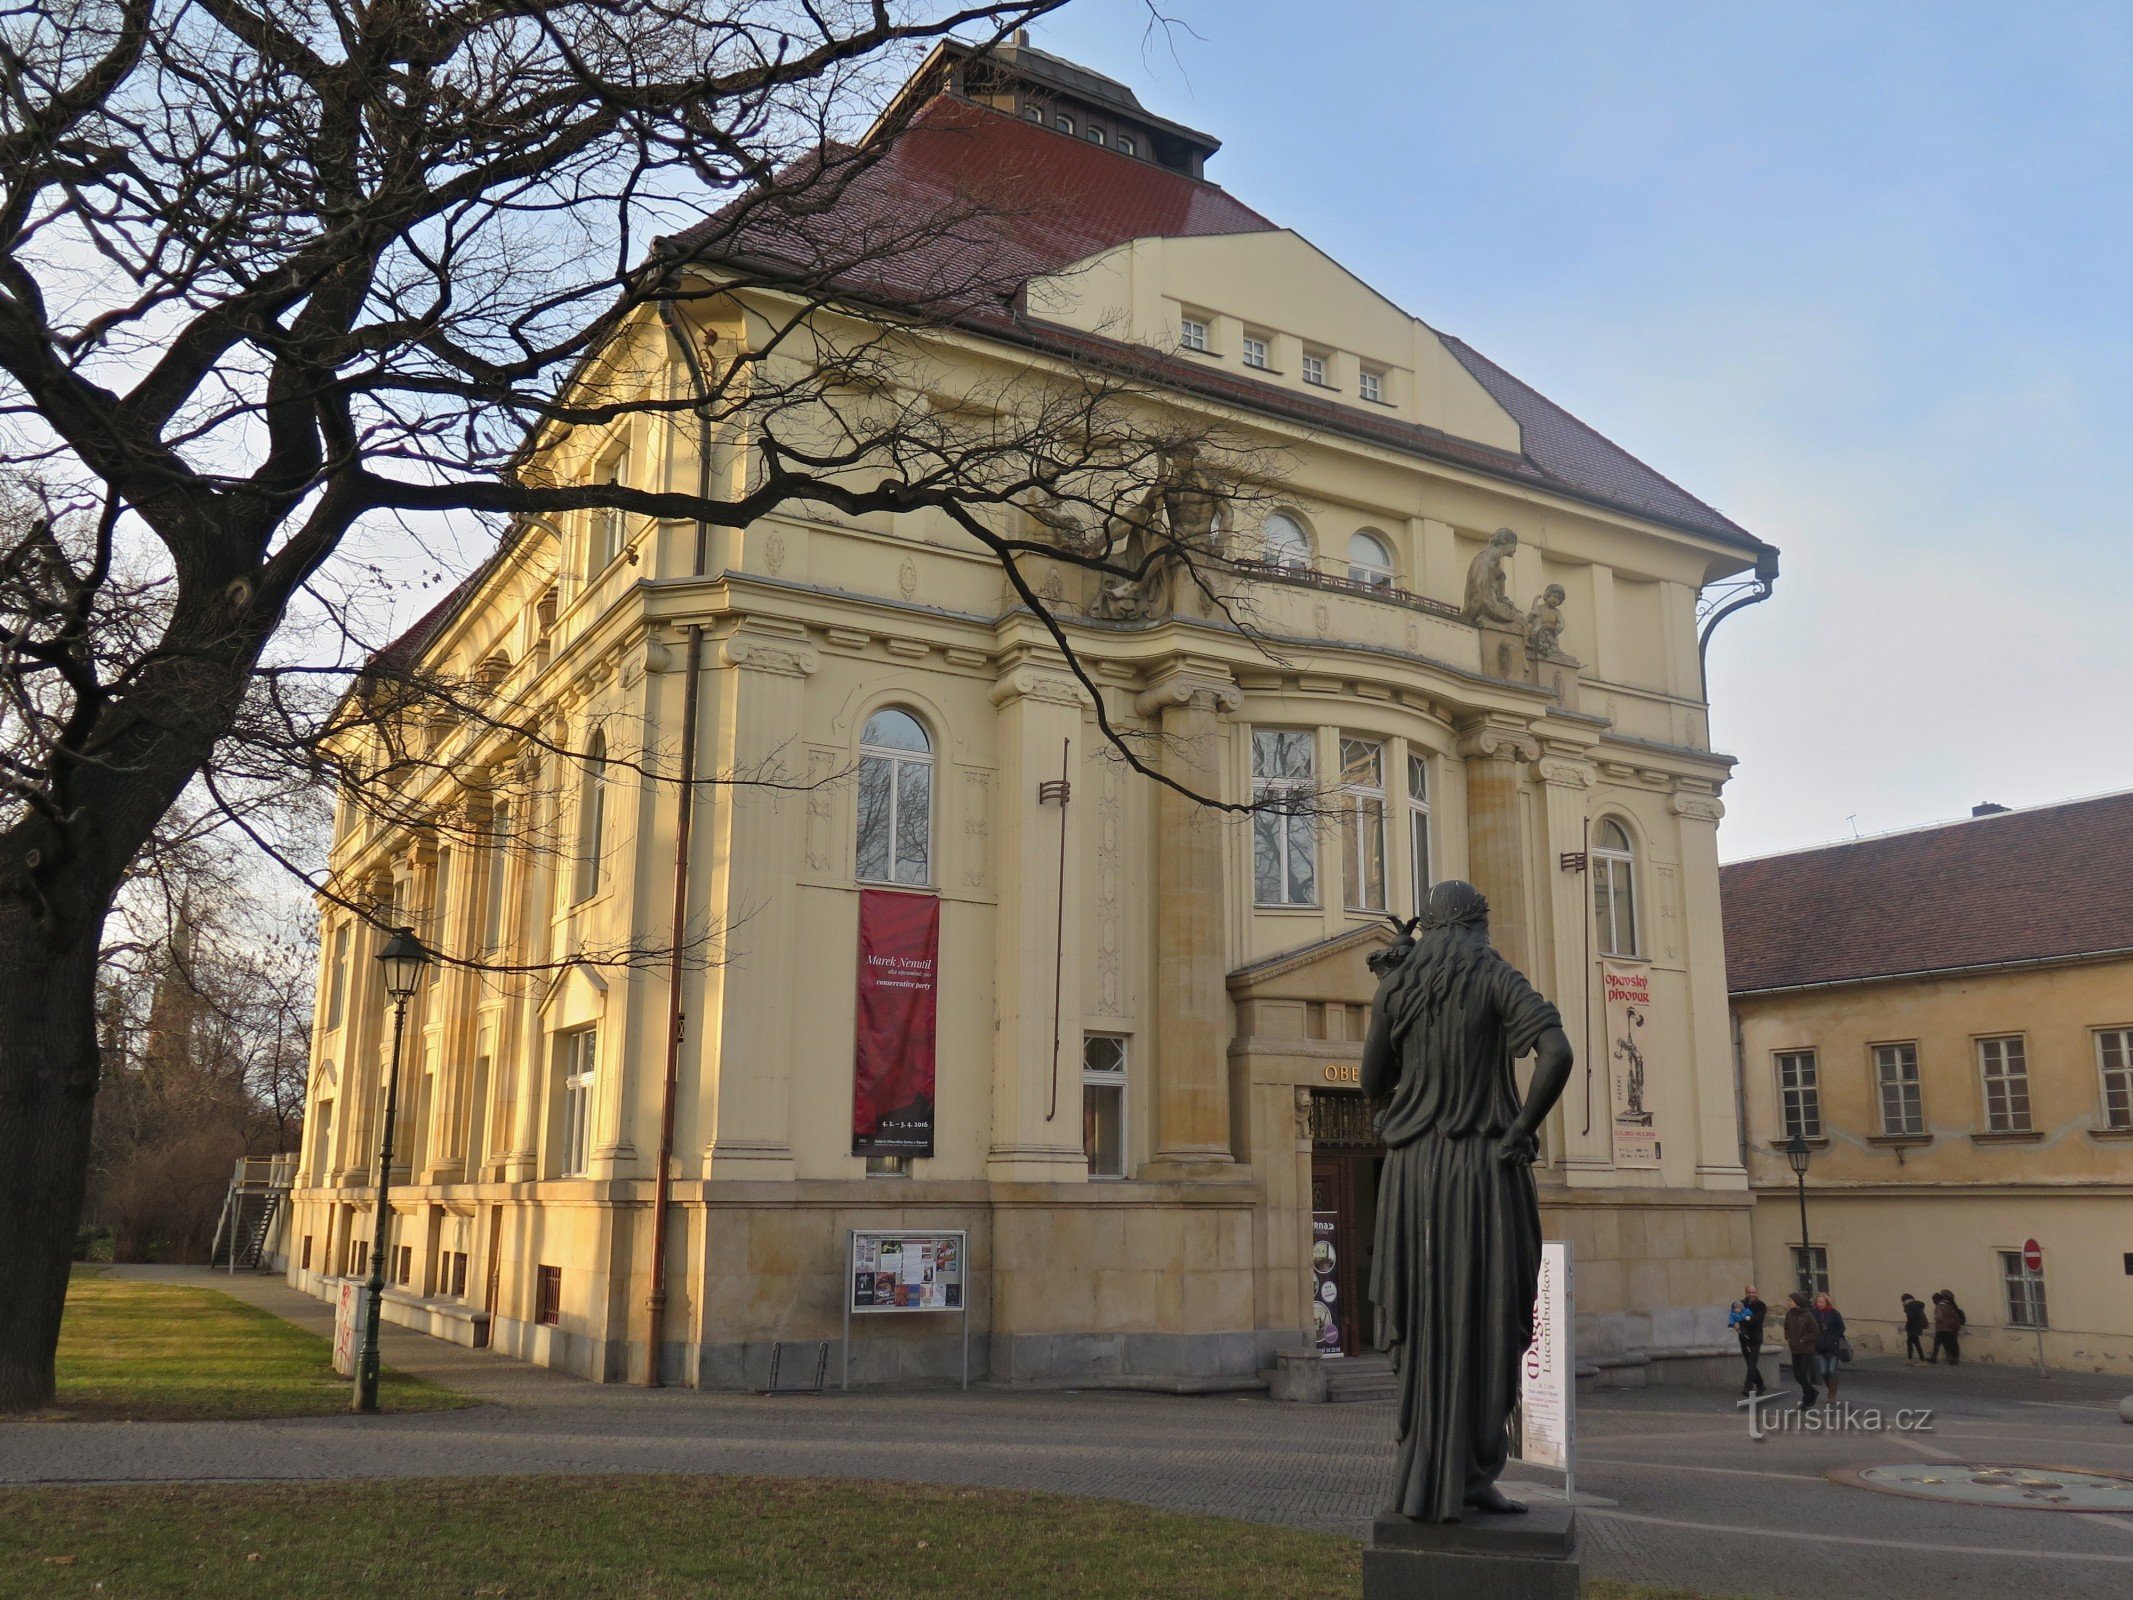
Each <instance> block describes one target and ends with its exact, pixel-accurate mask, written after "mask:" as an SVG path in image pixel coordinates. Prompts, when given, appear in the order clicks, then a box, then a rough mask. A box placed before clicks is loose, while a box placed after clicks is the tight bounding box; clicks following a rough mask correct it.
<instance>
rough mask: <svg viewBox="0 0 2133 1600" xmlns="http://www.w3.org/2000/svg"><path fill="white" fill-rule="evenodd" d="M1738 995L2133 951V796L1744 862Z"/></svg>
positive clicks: (1729, 946)
mask: <svg viewBox="0 0 2133 1600" xmlns="http://www.w3.org/2000/svg"><path fill="white" fill-rule="evenodd" d="M1719 883H1720V888H1721V892H1722V894H1723V896H1724V902H1725V927H1726V981H1727V987H1728V988H1730V989H1731V990H1732V992H1733V993H1734V994H1736V995H1743V994H1755V993H1759V992H1763V991H1767V990H1771V989H1789V988H1795V987H1799V986H1802V985H1808V984H1827V983H1856V982H1860V981H1862V980H1864V979H1869V978H1884V977H1894V976H1897V975H1908V974H1911V973H1925V972H1947V971H1956V970H1961V969H1964V968H1975V967H1988V966H1996V965H1999V964H2002V963H2008V962H2028V961H2050V960H2055V959H2066V958H2069V957H2077V956H2084V955H2099V954H2103V953H2106V952H2115V951H2121V950H2128V951H2133V793H2129V794H2115V795H2106V796H2104V797H2102V798H2101V799H2096V800H2070V801H2066V802H2064V803H2062V804H2059V805H2052V806H2037V807H2034V808H2032V809H2029V810H2026V811H2008V812H2003V813H2000V814H1998V815H1995V816H1986V817H1973V818H1970V819H1969V820H1967V821H1963V822H1951V823H1947V824H1944V825H1943V826H1940V827H1935V828H1921V829H1918V830H1917V831H1915V832H1911V833H1898V834H1889V835H1887V836H1885V837H1882V838H1878V839H1859V840H1854V841H1852V842H1849V843H1846V844H1835V845H1826V846H1823V847H1822V848H1820V849H1817V850H1799V851H1795V852H1793V853H1792V854H1790V855H1782V856H1764V857H1762V858H1761V859H1759V860H1754V861H1736V862H1733V863H1731V864H1730V865H1728V866H1725V867H1722V868H1721V869H1720V871H1719Z"/></svg>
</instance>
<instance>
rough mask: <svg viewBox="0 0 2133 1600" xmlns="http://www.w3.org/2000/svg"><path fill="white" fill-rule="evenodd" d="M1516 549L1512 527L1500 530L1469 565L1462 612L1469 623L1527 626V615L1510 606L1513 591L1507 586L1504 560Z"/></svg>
mask: <svg viewBox="0 0 2133 1600" xmlns="http://www.w3.org/2000/svg"><path fill="white" fill-rule="evenodd" d="M1517 548H1518V535H1517V534H1515V533H1513V532H1512V531H1511V530H1510V529H1509V528H1498V529H1497V530H1496V531H1495V532H1494V533H1492V534H1490V535H1489V542H1488V544H1487V546H1486V547H1485V548H1483V550H1482V552H1481V553H1480V554H1479V555H1477V556H1475V557H1474V559H1473V561H1472V562H1470V563H1469V564H1468V566H1467V569H1466V604H1465V605H1463V606H1462V607H1461V608H1460V611H1459V614H1460V616H1462V617H1464V618H1465V619H1466V620H1467V621H1468V622H1494V623H1499V624H1501V625H1502V626H1504V627H1507V628H1517V627H1522V626H1524V624H1525V620H1526V619H1525V615H1524V613H1523V612H1521V611H1520V610H1519V609H1518V607H1517V606H1515V605H1513V604H1512V603H1511V595H1510V592H1509V591H1508V590H1507V589H1506V588H1505V587H1504V572H1503V564H1504V560H1505V558H1506V557H1508V556H1509V555H1510V554H1511V552H1512V551H1513V550H1516V549H1517Z"/></svg>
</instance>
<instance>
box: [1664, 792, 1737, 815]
mask: <svg viewBox="0 0 2133 1600" xmlns="http://www.w3.org/2000/svg"><path fill="white" fill-rule="evenodd" d="M1666 808H1667V810H1669V811H1671V812H1673V814H1674V815H1675V816H1677V817H1688V818H1692V819H1693V820H1695V821H1697V822H1711V823H1715V822H1717V821H1718V820H1719V819H1720V818H1721V817H1723V816H1724V815H1725V814H1726V803H1725V802H1724V801H1723V800H1721V799H1719V798H1718V796H1717V795H1715V794H1706V793H1702V792H1699V791H1696V790H1692V789H1677V790H1675V791H1674V793H1673V794H1672V795H1671V796H1669V797H1668V799H1667V802H1666Z"/></svg>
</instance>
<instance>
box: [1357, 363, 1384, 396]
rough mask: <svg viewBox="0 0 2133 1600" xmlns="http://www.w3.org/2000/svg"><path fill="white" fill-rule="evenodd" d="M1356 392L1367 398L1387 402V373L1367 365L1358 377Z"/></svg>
mask: <svg viewBox="0 0 2133 1600" xmlns="http://www.w3.org/2000/svg"><path fill="white" fill-rule="evenodd" d="M1355 392H1356V393H1357V394H1359V395H1361V396H1362V397H1363V398H1364V399H1365V400H1372V401H1375V402H1376V403H1377V404H1379V405H1383V404H1384V403H1385V374H1384V373H1382V372H1380V371H1378V370H1377V368H1375V367H1365V368H1364V369H1363V370H1362V372H1361V373H1360V374H1359V375H1358V376H1357V377H1356V380H1355Z"/></svg>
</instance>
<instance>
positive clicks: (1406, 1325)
mask: <svg viewBox="0 0 2133 1600" xmlns="http://www.w3.org/2000/svg"><path fill="white" fill-rule="evenodd" d="M1394 948H1395V949H1397V948H1398V947H1394ZM1381 956H1382V957H1386V958H1390V959H1381V960H1374V961H1373V969H1374V970H1376V971H1378V972H1380V973H1381V974H1382V977H1381V979H1380V982H1379V984H1378V992H1377V998H1376V1000H1375V1001H1374V1002H1373V1003H1372V1005H1371V1012H1370V1033H1369V1037H1368V1038H1367V1039H1365V1041H1364V1043H1363V1071H1362V1079H1363V1084H1362V1087H1363V1092H1364V1093H1365V1094H1366V1095H1369V1096H1371V1097H1372V1098H1375V1099H1380V1100H1382V1101H1383V1106H1384V1109H1383V1110H1381V1111H1380V1112H1379V1113H1378V1134H1379V1136H1380V1137H1381V1138H1383V1139H1384V1141H1385V1144H1386V1146H1387V1153H1386V1157H1385V1169H1384V1175H1383V1177H1382V1178H1381V1179H1380V1180H1379V1188H1378V1215H1377V1230H1376V1235H1375V1240H1376V1250H1375V1253H1374V1255H1373V1257H1372V1260H1371V1264H1370V1299H1371V1302H1372V1304H1374V1305H1375V1306H1376V1307H1377V1310H1378V1327H1377V1344H1378V1347H1379V1348H1380V1349H1382V1350H1386V1351H1388V1352H1390V1354H1391V1355H1392V1358H1393V1366H1394V1369H1395V1370H1396V1371H1397V1373H1398V1374H1399V1400H1398V1406H1399V1411H1398V1416H1399V1445H1400V1454H1399V1463H1398V1466H1397V1468H1396V1470H1395V1474H1394V1478H1393V1503H1392V1506H1391V1508H1390V1509H1391V1510H1392V1511H1393V1512H1395V1513H1397V1514H1398V1515H1401V1516H1406V1517H1412V1518H1416V1519H1418V1520H1423V1521H1430V1522H1456V1521H1458V1520H1459V1519H1460V1517H1461V1516H1462V1514H1463V1513H1464V1512H1465V1511H1466V1510H1468V1509H1472V1510H1477V1511H1484V1512H1498V1513H1501V1512H1516V1511H1523V1510H1525V1507H1524V1506H1523V1505H1521V1504H1519V1503H1518V1502H1517V1501H1515V1500H1511V1499H1507V1498H1506V1497H1505V1495H1504V1493H1503V1491H1502V1490H1500V1489H1498V1488H1497V1487H1496V1476H1497V1474H1498V1473H1500V1472H1501V1471H1502V1470H1503V1467H1504V1462H1505V1459H1506V1456H1507V1440H1506V1436H1505V1432H1504V1425H1505V1423H1506V1422H1507V1421H1508V1419H1509V1417H1510V1415H1511V1412H1512V1410H1513V1409H1514V1408H1515V1407H1516V1406H1517V1404H1518V1382H1519V1367H1520V1364H1521V1362H1522V1360H1523V1358H1524V1356H1525V1352H1526V1349H1527V1347H1528V1346H1529V1345H1530V1344H1531V1343H1532V1342H1533V1294H1534V1287H1535V1282H1536V1280H1537V1278H1538V1276H1539V1273H1540V1254H1541V1233H1540V1197H1539V1195H1538V1193H1537V1192H1536V1190H1535V1189H1534V1186H1533V1173H1532V1171H1531V1170H1530V1169H1531V1166H1532V1162H1533V1159H1534V1155H1535V1152H1536V1149H1537V1135H1538V1133H1539V1130H1540V1127H1541V1124H1542V1122H1543V1121H1544V1120H1545V1119H1546V1117H1547V1115H1548V1112H1549V1110H1550V1108H1551V1107H1553V1106H1554V1104H1555V1102H1556V1100H1557V1099H1558V1098H1559V1097H1560V1096H1561V1094H1562V1092H1563V1085H1564V1084H1566V1083H1568V1082H1569V1081H1570V1066H1571V1049H1570V1040H1569V1039H1568V1037H1566V1036H1565V1034H1564V1033H1563V1025H1562V1019H1561V1018H1560V1017H1559V1016H1557V1014H1556V1010H1555V1007H1554V1006H1552V1005H1550V1004H1549V1003H1548V1002H1547V1001H1546V1000H1543V999H1542V998H1541V997H1540V995H1539V994H1537V993H1536V992H1535V991H1534V988H1533V986H1532V985H1531V984H1530V983H1528V982H1526V980H1525V979H1524V977H1522V976H1521V975H1520V974H1519V972H1518V969H1517V968H1515V967H1513V966H1512V965H1511V964H1510V963H1509V962H1508V961H1506V960H1504V959H1503V957H1501V956H1499V955H1498V954H1497V953H1496V952H1495V951H1494V950H1492V949H1490V948H1489V903H1488V901H1487V900H1485V899H1484V898H1483V897H1482V894H1481V891H1480V890H1478V889H1476V888H1475V887H1474V886H1473V885H1472V884H1470V883H1461V882H1458V881H1456V880H1454V881H1451V882H1446V883H1440V884H1437V885H1436V886H1435V887H1433V888H1432V889H1431V890H1430V891H1429V898H1428V900H1427V901H1426V903H1425V904H1424V906H1423V913H1422V934H1421V937H1420V939H1418V940H1417V941H1416V942H1415V944H1414V945H1413V947H1412V948H1411V949H1408V950H1405V951H1401V952H1400V953H1399V954H1398V955H1397V956H1394V955H1393V952H1392V951H1386V952H1381ZM1529 1052H1531V1053H1534V1054H1536V1055H1537V1056H1538V1057H1539V1060H1538V1062H1537V1064H1536V1065H1535V1067H1534V1072H1533V1080H1532V1084H1531V1087H1530V1088H1529V1089H1528V1090H1527V1092H1526V1096H1525V1098H1524V1099H1523V1100H1521V1099H1520V1098H1519V1094H1518V1084H1517V1080H1516V1078H1515V1077H1514V1076H1513V1075H1512V1071H1511V1063H1512V1062H1514V1061H1516V1060H1517V1059H1518V1058H1519V1057H1520V1056H1523V1055H1526V1054H1527V1053H1529Z"/></svg>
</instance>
